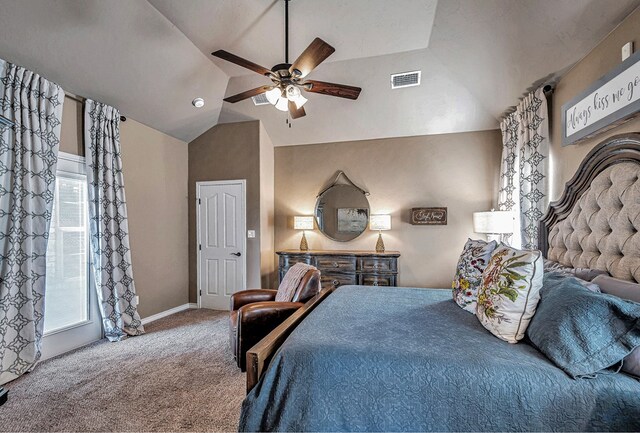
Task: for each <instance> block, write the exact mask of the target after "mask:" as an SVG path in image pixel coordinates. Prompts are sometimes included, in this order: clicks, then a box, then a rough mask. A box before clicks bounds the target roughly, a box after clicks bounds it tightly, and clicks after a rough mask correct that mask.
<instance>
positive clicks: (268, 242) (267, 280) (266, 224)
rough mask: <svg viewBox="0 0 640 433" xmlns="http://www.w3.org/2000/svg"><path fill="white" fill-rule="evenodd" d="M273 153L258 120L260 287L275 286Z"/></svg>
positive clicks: (267, 136)
mask: <svg viewBox="0 0 640 433" xmlns="http://www.w3.org/2000/svg"><path fill="white" fill-rule="evenodd" d="M274 218H275V153H274V148H273V143H272V141H271V138H270V137H269V134H267V130H266V129H265V128H264V125H263V124H262V122H260V269H261V274H262V287H265V288H267V287H273V288H276V287H277V284H278V278H277V275H276V271H275V270H276V261H275V255H274V254H275V234H274Z"/></svg>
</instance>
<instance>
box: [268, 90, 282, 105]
mask: <svg viewBox="0 0 640 433" xmlns="http://www.w3.org/2000/svg"><path fill="white" fill-rule="evenodd" d="M265 96H266V97H267V101H269V103H270V104H271V105H276V104H277V103H278V99H280V97H281V96H282V92H281V91H280V88H279V87H274V88H273V89H271V90H269V91H268V92H267V93H265Z"/></svg>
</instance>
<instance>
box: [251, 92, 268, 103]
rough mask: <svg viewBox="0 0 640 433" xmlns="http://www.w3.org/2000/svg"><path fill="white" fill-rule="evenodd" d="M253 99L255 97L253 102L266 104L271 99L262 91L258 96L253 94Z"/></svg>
mask: <svg viewBox="0 0 640 433" xmlns="http://www.w3.org/2000/svg"><path fill="white" fill-rule="evenodd" d="M251 99H253V103H254V104H255V105H266V104H268V103H269V100H268V99H267V95H266V94H265V93H261V94H259V95H257V96H252V97H251Z"/></svg>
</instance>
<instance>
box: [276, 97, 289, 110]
mask: <svg viewBox="0 0 640 433" xmlns="http://www.w3.org/2000/svg"><path fill="white" fill-rule="evenodd" d="M275 107H276V108H277V109H278V110H280V111H289V100H288V99H287V98H280V99H278V102H277V103H276V105H275Z"/></svg>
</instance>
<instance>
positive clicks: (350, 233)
mask: <svg viewBox="0 0 640 433" xmlns="http://www.w3.org/2000/svg"><path fill="white" fill-rule="evenodd" d="M315 216H316V223H317V224H318V228H319V229H320V231H321V232H322V233H324V234H325V235H326V236H327V237H328V238H330V239H333V240H334V241H338V242H348V241H351V240H353V239H355V238H357V237H358V236H360V235H361V234H362V232H364V231H365V230H366V229H367V225H368V224H369V200H367V197H366V196H365V194H364V193H363V192H362V190H360V189H359V188H356V187H355V186H353V185H342V184H340V185H334V186H332V187H331V188H329V189H327V190H326V191H324V192H323V193H322V194H321V195H320V196H319V197H318V200H317V201H316V210H315Z"/></svg>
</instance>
